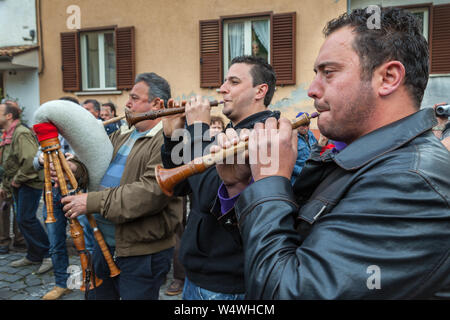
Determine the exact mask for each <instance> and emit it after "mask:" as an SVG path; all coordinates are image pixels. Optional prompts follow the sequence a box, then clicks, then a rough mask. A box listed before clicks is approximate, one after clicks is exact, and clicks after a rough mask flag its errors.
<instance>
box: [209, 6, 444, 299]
mask: <svg viewBox="0 0 450 320" xmlns="http://www.w3.org/2000/svg"><path fill="white" fill-rule="evenodd" d="M370 16H371V14H370V13H367V12H366V10H364V9H357V10H354V11H352V12H351V13H350V14H344V15H342V16H341V17H339V18H338V19H335V20H332V21H330V22H329V23H328V25H327V27H326V28H325V31H324V33H325V36H326V39H325V42H324V44H323V45H322V47H321V49H320V52H319V54H318V57H317V59H316V62H315V64H314V71H315V72H316V76H315V78H314V80H313V81H312V83H311V86H310V88H309V92H308V94H309V96H310V97H311V98H313V99H314V102H315V107H316V109H317V110H318V111H319V112H320V116H319V119H318V126H319V129H320V131H321V132H322V133H323V134H324V135H325V136H327V137H329V138H330V139H333V140H338V141H343V142H345V143H347V144H348V146H347V147H346V148H345V149H344V150H342V151H341V152H340V153H338V154H335V153H327V154H326V155H325V156H324V157H322V158H315V159H311V160H310V161H308V163H307V165H306V167H305V168H304V169H303V171H302V172H301V174H300V176H299V177H298V178H297V180H296V183H295V185H294V187H293V188H292V187H291V186H290V184H289V178H290V175H291V172H292V168H293V166H294V163H295V158H296V146H297V144H296V134H295V131H292V130H291V125H290V123H289V121H288V120H287V119H283V118H282V119H280V120H278V121H277V120H276V119H273V118H270V119H268V120H267V121H266V122H265V124H256V125H255V130H254V131H253V132H252V133H250V140H249V153H250V168H251V172H252V176H253V179H254V181H255V182H254V183H252V184H250V185H249V186H246V187H241V188H240V189H235V190H233V192H229V193H230V197H233V196H236V195H239V197H238V200H237V201H236V202H235V204H234V209H235V212H236V215H237V219H238V221H239V228H240V231H241V237H242V240H243V246H244V252H245V281H246V289H247V292H246V296H247V298H250V299H424V298H447V299H448V298H449V297H450V290H449V289H450V276H449V275H450V254H449V247H450V206H449V202H450V182H449V177H450V153H449V152H448V151H447V150H446V149H445V148H444V146H443V145H442V144H441V143H440V142H439V140H438V139H437V138H436V137H435V136H434V135H433V133H432V131H431V128H432V127H433V126H435V125H436V119H435V117H434V111H433V110H432V109H431V108H427V109H424V110H420V103H421V101H422V98H423V93H424V90H425V87H426V84H427V79H428V45H427V43H426V41H425V39H424V38H423V36H422V35H421V34H420V30H419V28H418V24H417V22H416V20H415V18H414V17H413V16H412V15H411V14H409V13H406V12H404V11H402V10H400V9H393V8H390V9H381V17H380V26H379V27H380V28H378V29H377V28H372V29H369V28H368V26H369V24H368V22H369V18H370ZM277 126H279V129H278V130H277ZM271 130H273V132H272V134H271V135H269V132H270V131H271ZM274 132H275V133H274ZM221 135H222V136H221V137H219V138H218V140H219V141H220V142H221V145H223V144H224V143H225V142H226V141H230V140H233V139H238V138H240V139H243V138H244V136H243V135H241V136H240V137H238V134H237V133H235V132H231V131H230V132H227V134H226V135H225V134H221ZM264 148H267V150H275V151H274V152H272V155H271V157H270V159H271V160H272V161H275V160H276V161H278V162H279V166H278V169H277V170H276V171H275V172H272V173H271V174H270V175H268V174H264V173H263V171H262V169H263V168H264V166H263V165H262V164H261V163H259V162H256V161H253V162H252V157H251V155H252V154H254V153H255V152H258V151H260V150H264ZM229 166H231V165H228V166H223V165H220V166H216V167H217V170H218V173H219V175H220V176H221V178H222V179H223V181H224V183H225V185H227V181H228V180H231V179H233V180H234V181H236V180H239V179H238V178H239V177H238V176H236V174H235V175H234V176H233V175H232V174H231V173H230V172H231V171H230V170H229V169H227V170H226V167H229Z"/></svg>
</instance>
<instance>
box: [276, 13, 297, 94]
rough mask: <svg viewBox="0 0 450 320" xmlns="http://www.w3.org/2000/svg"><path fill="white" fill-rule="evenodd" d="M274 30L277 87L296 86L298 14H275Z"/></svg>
mask: <svg viewBox="0 0 450 320" xmlns="http://www.w3.org/2000/svg"><path fill="white" fill-rule="evenodd" d="M272 29H273V31H272V67H273V69H274V70H275V73H276V74H277V85H284V84H295V54H296V51H295V50H296V48H295V30H296V13H295V12H291V13H283V14H274V15H273V22H272Z"/></svg>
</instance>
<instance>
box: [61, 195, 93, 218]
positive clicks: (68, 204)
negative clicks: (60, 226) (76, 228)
mask: <svg viewBox="0 0 450 320" xmlns="http://www.w3.org/2000/svg"><path fill="white" fill-rule="evenodd" d="M61 203H62V204H63V205H64V207H63V211H64V212H65V216H66V218H69V219H73V218H76V217H78V216H79V215H82V214H86V213H87V193H83V194H78V195H75V196H67V197H64V198H62V199H61Z"/></svg>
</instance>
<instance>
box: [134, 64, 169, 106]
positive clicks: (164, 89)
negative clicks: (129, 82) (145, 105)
mask: <svg viewBox="0 0 450 320" xmlns="http://www.w3.org/2000/svg"><path fill="white" fill-rule="evenodd" d="M141 81H143V82H145V83H146V84H147V85H148V87H149V89H148V99H149V101H151V100H153V99H155V98H160V99H162V100H163V101H164V106H166V107H167V101H168V100H169V99H170V97H171V92H170V85H169V83H168V82H167V80H166V79H164V78H163V77H161V76H159V75H157V74H156V73H154V72H147V73H141V74H139V75H138V76H137V77H136V80H135V81H134V83H138V82H141Z"/></svg>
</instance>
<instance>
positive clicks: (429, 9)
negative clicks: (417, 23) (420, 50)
mask: <svg viewBox="0 0 450 320" xmlns="http://www.w3.org/2000/svg"><path fill="white" fill-rule="evenodd" d="M396 7H397V8H402V9H406V10H409V11H410V12H412V13H414V11H415V12H418V11H421V10H427V13H428V14H427V21H425V19H424V21H423V23H424V25H423V27H424V31H425V26H426V30H427V36H426V37H425V32H424V37H425V39H427V42H428V45H429V47H430V48H431V38H432V34H431V33H432V32H431V30H432V28H431V24H432V17H433V4H432V3H431V2H429V3H418V4H412V5H407V6H396ZM424 18H425V16H424ZM425 23H426V25H425Z"/></svg>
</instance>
